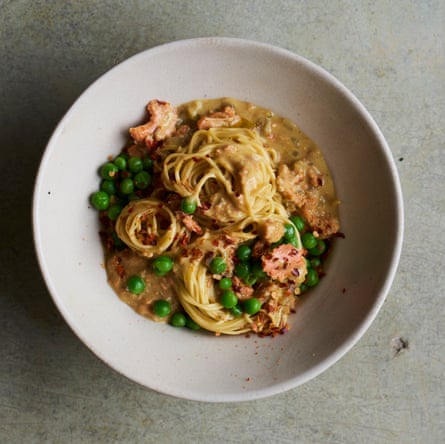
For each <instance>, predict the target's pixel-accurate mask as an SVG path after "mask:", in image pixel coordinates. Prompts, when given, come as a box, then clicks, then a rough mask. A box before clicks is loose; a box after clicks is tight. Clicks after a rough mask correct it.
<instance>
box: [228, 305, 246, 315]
mask: <svg viewBox="0 0 445 444" xmlns="http://www.w3.org/2000/svg"><path fill="white" fill-rule="evenodd" d="M230 312H231V313H232V314H233V316H235V318H239V317H240V316H241V315H242V314H243V310H242V309H241V307H240V306H239V304H237V305H235V307H232V308H231V309H230Z"/></svg>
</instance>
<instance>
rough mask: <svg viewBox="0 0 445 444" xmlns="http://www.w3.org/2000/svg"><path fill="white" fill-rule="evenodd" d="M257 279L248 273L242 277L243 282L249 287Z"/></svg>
mask: <svg viewBox="0 0 445 444" xmlns="http://www.w3.org/2000/svg"><path fill="white" fill-rule="evenodd" d="M257 280H258V278H257V277H256V276H254V275H253V274H249V275H248V276H246V277H245V278H244V282H245V283H246V284H247V285H249V286H250V287H252V285H255V283H256V281H257Z"/></svg>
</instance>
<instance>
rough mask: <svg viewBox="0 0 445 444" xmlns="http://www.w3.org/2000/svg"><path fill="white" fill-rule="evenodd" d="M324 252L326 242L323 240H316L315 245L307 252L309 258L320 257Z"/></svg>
mask: <svg viewBox="0 0 445 444" xmlns="http://www.w3.org/2000/svg"><path fill="white" fill-rule="evenodd" d="M325 251H326V242H325V241H324V240H323V239H318V240H317V245H316V246H315V247H314V248H311V249H310V250H309V254H310V255H311V256H321V255H322V254H323V253H324V252H325Z"/></svg>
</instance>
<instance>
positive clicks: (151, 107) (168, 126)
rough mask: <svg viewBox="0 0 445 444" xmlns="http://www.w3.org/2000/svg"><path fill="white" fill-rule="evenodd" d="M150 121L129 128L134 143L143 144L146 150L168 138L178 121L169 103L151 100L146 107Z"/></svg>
mask: <svg viewBox="0 0 445 444" xmlns="http://www.w3.org/2000/svg"><path fill="white" fill-rule="evenodd" d="M147 111H148V112H149V113H150V120H149V121H148V122H146V123H144V124H143V125H139V126H136V127H134V128H130V130H129V131H130V136H131V137H132V138H133V139H134V141H135V142H136V143H139V144H145V145H146V146H147V147H148V148H152V147H153V146H154V145H156V142H160V141H161V140H164V139H165V138H167V137H170V136H171V135H172V134H173V133H174V131H175V129H176V122H177V121H178V114H177V111H176V108H174V107H173V106H172V105H171V104H170V103H169V102H161V101H160V100H151V101H150V102H149V103H148V105H147Z"/></svg>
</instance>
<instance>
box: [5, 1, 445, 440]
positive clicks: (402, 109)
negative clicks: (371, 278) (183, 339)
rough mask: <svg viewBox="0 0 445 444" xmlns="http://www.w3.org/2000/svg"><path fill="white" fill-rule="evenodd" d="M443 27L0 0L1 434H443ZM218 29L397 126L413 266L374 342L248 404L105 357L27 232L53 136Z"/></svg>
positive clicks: (401, 9)
mask: <svg viewBox="0 0 445 444" xmlns="http://www.w3.org/2000/svg"><path fill="white" fill-rule="evenodd" d="M444 23H445V3H444V1H443V0H442V1H441V0H430V1H427V0H424V1H414V0H410V1H408V0H407V1H399V0H388V1H383V0H376V1H371V0H369V1H346V0H343V1H340V0H333V1H328V0H325V1H310V0H306V1H291V0H289V1H277V0H266V1H265V0H256V1H255V0H245V1H231V0H227V1H221V0H216V1H206V0H193V1H171V0H164V1H154V0H149V1H143V0H139V1H136V0H131V1H124V0H121V1H104V0H103V1H86V0H78V1H75V0H69V1H50V0H47V1H44V0H35V1H31V0H15V1H13V0H2V1H0V54H1V59H0V60H1V63H0V115H1V119H0V131H1V138H0V140H1V145H0V146H1V148H0V149H1V154H0V169H1V177H2V180H1V182H0V183H1V185H0V187H1V192H0V209H1V216H0V233H1V246H0V322H1V323H0V344H1V359H0V442H2V443H119V442H122V443H140V442H145V443H189V442H199V443H220V442H221V443H403V444H405V443H441V442H444V441H445V390H444V386H445V384H444V373H445V372H444V361H445V360H444V352H445V350H444V341H445V339H444V326H445V322H444V319H445V316H444V313H445V311H444V294H445V285H444V283H445V280H444V274H445V273H444V264H445V260H444V258H445V256H444V246H445V242H444V240H445V238H444V234H443V231H444V230H443V229H444V226H445V217H444V213H445V211H444V210H445V187H444V161H445V92H444V91H445V46H444V42H445V32H444ZM210 35H215V36H231V37H241V38H248V39H252V40H258V41H261V42H266V43H271V44H274V45H278V46H281V47H284V48H287V49H290V50H292V51H294V52H296V53H298V54H300V55H302V56H305V57H307V58H309V59H310V60H312V61H314V62H316V63H318V64H320V65H321V66H323V67H324V68H326V69H327V70H329V71H330V72H331V73H333V74H334V75H335V76H337V77H338V78H339V79H340V80H341V81H342V82H343V83H344V84H345V85H346V86H348V87H349V88H350V89H351V90H352V91H353V92H354V93H355V94H356V95H357V97H358V98H359V99H360V100H361V101H362V102H363V103H364V105H365V106H366V107H367V108H368V110H369V111H370V112H371V113H372V115H373V116H374V118H375V119H376V121H377V123H378V124H379V126H380V128H381V129H382V131H383V133H384V134H385V136H386V138H387V140H388V143H389V145H390V147H391V150H392V153H393V156H394V159H395V161H396V163H397V167H398V170H399V173H400V178H401V183H402V187H403V192H404V196H405V211H406V230H405V241H404V249H403V253H402V258H401V262H400V267H399V269H398V273H397V275H396V278H395V282H394V285H393V287H392V289H391V291H390V293H389V296H388V298H387V301H386V302H385V304H384V306H383V308H382V310H381V312H380V314H379V316H378V317H377V319H376V321H375V322H374V324H373V325H372V326H371V328H370V329H369V330H368V332H367V333H366V334H365V336H364V337H363V338H362V340H361V341H360V342H359V343H358V344H357V345H356V346H355V347H354V348H353V350H352V351H351V352H349V353H348V354H347V355H346V356H345V357H344V358H343V359H342V360H341V361H340V362H338V363H337V364H336V365H334V366H333V367H332V368H330V369H329V370H328V371H327V372H325V373H324V374H322V375H321V376H319V377H318V378H316V379H315V380H313V381H311V382H309V383H307V384H305V385H303V386H301V387H299V388H296V389H294V390H291V391H289V392H287V393H283V394H280V395H277V396H274V397H272V398H268V399H265V400H261V401H252V402H247V403H241V404H205V403H199V402H192V401H185V400H178V399H174V398H171V397H168V396H165V395H161V394H158V393H155V392H152V391H150V390H147V389H144V388H142V387H140V386H138V385H136V384H134V383H132V382H130V381H128V380H127V379H125V378H124V377H122V376H120V375H118V374H116V373H115V372H114V371H113V370H111V369H110V368H108V367H107V366H106V365H105V364H103V363H102V362H101V361H99V360H98V359H97V358H96V357H95V356H93V355H92V354H91V353H90V352H89V351H88V350H87V349H86V348H85V347H84V346H83V345H82V343H81V342H80V341H79V340H78V339H77V338H76V337H75V336H74V335H73V333H72V332H71V331H70V330H69V328H68V327H67V326H66V324H65V323H64V321H63V319H62V318H61V317H60V315H59V314H58V313H57V310H56V309H55V307H54V305H53V303H52V301H51V298H50V296H49V294H48V291H47V290H46V288H45V285H44V283H43V280H42V278H41V277H40V272H39V269H38V266H37V262H36V260H35V256H34V251H33V241H32V232H31V216H30V207H31V196H32V189H33V181H34V178H35V175H36V172H37V168H38V164H39V160H40V157H41V155H42V153H43V151H44V148H45V143H46V141H47V139H48V137H49V136H50V134H51V132H52V130H53V128H54V126H55V125H56V123H57V121H58V120H59V119H60V117H61V116H62V115H63V113H64V112H65V111H66V110H67V109H68V107H69V106H70V105H71V104H72V102H73V101H74V100H75V99H76V97H77V96H78V95H79V94H80V93H81V92H82V91H83V89H84V88H86V87H87V86H88V85H89V84H90V82H92V81H93V80H95V79H96V78H97V77H98V76H99V75H101V74H102V73H104V72H105V71H106V70H108V69H109V68H110V67H112V66H113V65H114V64H116V63H117V62H120V61H122V60H124V59H125V58H127V57H128V56H130V55H133V54H134V53H136V52H139V51H141V50H143V49H146V48H149V47H152V46H155V45H157V44H160V43H164V42H168V41H171V40H177V39H183V38H189V37H200V36H210ZM382 198H384V196H382Z"/></svg>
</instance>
